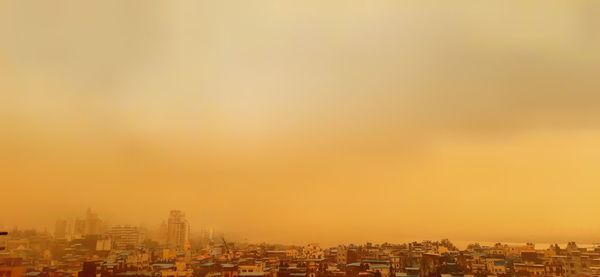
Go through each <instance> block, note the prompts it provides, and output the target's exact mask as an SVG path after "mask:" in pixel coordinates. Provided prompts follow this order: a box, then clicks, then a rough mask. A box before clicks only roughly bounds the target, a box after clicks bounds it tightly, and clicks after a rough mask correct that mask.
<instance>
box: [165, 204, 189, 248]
mask: <svg viewBox="0 0 600 277" xmlns="http://www.w3.org/2000/svg"><path fill="white" fill-rule="evenodd" d="M189 237H190V225H189V223H188V221H187V220H186V219H185V214H184V213H183V212H182V211H178V210H173V211H171V212H170V214H169V220H168V221H167V246H169V247H172V248H178V249H188V248H189V247H190V243H189Z"/></svg>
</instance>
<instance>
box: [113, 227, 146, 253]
mask: <svg viewBox="0 0 600 277" xmlns="http://www.w3.org/2000/svg"><path fill="white" fill-rule="evenodd" d="M108 235H109V236H110V237H111V238H112V241H113V245H114V248H115V249H128V248H136V247H139V246H140V245H141V243H142V242H143V241H144V238H145V235H144V232H142V230H140V228H138V227H133V226H124V225H120V226H113V227H111V228H110V230H109V231H108Z"/></svg>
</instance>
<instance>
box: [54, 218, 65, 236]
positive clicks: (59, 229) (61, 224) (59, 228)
mask: <svg viewBox="0 0 600 277" xmlns="http://www.w3.org/2000/svg"><path fill="white" fill-rule="evenodd" d="M66 237H67V221H66V220H57V221H56V227H55V229H54V238H55V239H65V238H66Z"/></svg>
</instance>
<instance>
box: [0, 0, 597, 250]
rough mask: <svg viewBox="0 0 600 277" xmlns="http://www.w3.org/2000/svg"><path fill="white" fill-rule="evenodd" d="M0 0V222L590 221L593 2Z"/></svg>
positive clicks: (503, 231) (377, 234)
mask: <svg viewBox="0 0 600 277" xmlns="http://www.w3.org/2000/svg"><path fill="white" fill-rule="evenodd" d="M96 2H97V3H91V2H87V1H86V2H85V3H84V2H81V1H52V2H37V1H0V153H1V154H0V184H2V188H1V189H0V192H1V193H2V195H4V197H3V198H2V204H3V206H4V207H9V208H8V209H6V208H4V209H3V211H1V212H0V226H1V225H4V226H15V225H19V226H23V227H37V228H43V227H49V228H51V227H52V225H53V222H54V221H55V220H56V219H57V218H69V217H76V216H81V215H82V214H83V212H84V211H85V209H86V208H88V207H91V208H93V209H94V210H96V211H97V212H98V213H99V214H100V215H101V216H102V217H103V218H107V219H110V221H111V222H113V223H132V224H146V225H148V226H154V225H156V224H158V223H159V222H160V221H161V220H163V219H164V218H166V216H167V214H168V211H169V210H170V209H182V210H184V211H185V212H186V213H187V215H188V218H189V219H190V221H191V223H192V228H194V226H214V227H216V228H217V229H219V230H224V231H226V232H230V233H233V234H236V235H239V236H244V237H247V238H249V239H250V240H256V241H260V240H268V241H277V242H293V243H304V242H308V241H320V242H323V243H330V244H333V243H339V242H348V241H354V242H361V241H365V240H371V241H375V242H382V241H402V240H405V239H413V238H435V239H437V238H442V237H450V238H454V239H460V240H467V239H475V240H488V241H490V240H491V241H494V240H505V241H508V240H512V241H538V242H552V241H566V240H569V239H576V240H580V241H584V242H592V241H597V240H599V239H600V223H599V222H598V220H597V215H598V211H599V210H600V204H598V203H599V202H598V201H597V198H598V196H599V195H600V187H599V186H598V183H599V182H600V171H599V170H598V165H600V144H599V143H598V142H599V141H600V129H599V127H600V94H599V93H598V88H599V87H600V79H599V78H598V72H600V51H598V49H600V4H598V3H596V2H595V1H592V0H590V1H574V0H569V1H526V2H524V1H485V2H481V1H452V3H450V2H449V1H389V2H388V1H368V2H366V1H365V2H362V1H300V2H292V1H290V2H287V1H252V2H251V1H178V2H159V1H96Z"/></svg>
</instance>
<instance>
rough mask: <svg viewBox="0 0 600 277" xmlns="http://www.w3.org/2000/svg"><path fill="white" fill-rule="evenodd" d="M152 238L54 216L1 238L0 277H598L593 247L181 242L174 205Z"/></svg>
mask: <svg viewBox="0 0 600 277" xmlns="http://www.w3.org/2000/svg"><path fill="white" fill-rule="evenodd" d="M159 229H160V230H159V231H158V232H157V233H156V234H149V233H148V232H147V231H146V230H145V229H143V228H139V227H133V226H122V225H118V226H108V224H105V223H104V222H103V221H102V220H100V219H99V217H98V215H96V214H94V213H92V212H91V211H89V210H88V212H87V214H86V217H85V218H84V219H82V220H79V219H76V220H71V221H66V220H59V221H58V222H57V224H56V229H55V232H54V234H50V233H49V232H37V231H33V230H28V231H19V230H13V231H11V232H9V233H8V235H7V236H4V237H3V238H2V239H0V249H1V250H0V277H63V276H64V277H138V276H139V277H142V276H148V277H150V276H152V277H336V276H339V277H342V276H348V277H425V276H440V277H455V276H500V277H502V276H532V277H539V276H548V277H583V276H600V247H598V248H596V247H591V248H580V247H578V246H577V245H576V244H575V243H574V242H571V243H569V244H568V245H566V247H564V248H561V247H559V246H558V245H552V246H550V247H548V248H547V249H543V250H540V249H536V248H535V245H533V244H530V243H529V244H525V245H518V246H514V245H506V244H500V243H498V244H496V245H493V246H481V245H479V244H471V245H469V246H468V247H467V248H466V249H464V250H459V249H458V248H457V247H455V246H454V245H453V244H452V243H451V242H450V241H448V240H442V241H423V242H411V243H405V244H388V243H384V244H371V243H366V244H364V245H340V246H336V247H328V248H323V247H321V246H320V245H319V244H308V245H304V246H284V245H270V244H249V243H228V242H226V240H225V239H224V238H223V237H221V238H218V239H217V238H216V237H217V236H214V235H213V232H212V231H211V232H205V231H203V232H201V234H200V235H199V236H198V238H195V240H196V241H192V240H191V239H190V226H189V223H188V222H187V220H186V219H185V214H184V213H182V212H181V211H171V213H170V214H169V218H168V220H167V221H166V222H164V223H163V224H162V225H161V227H160V228H159Z"/></svg>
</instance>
